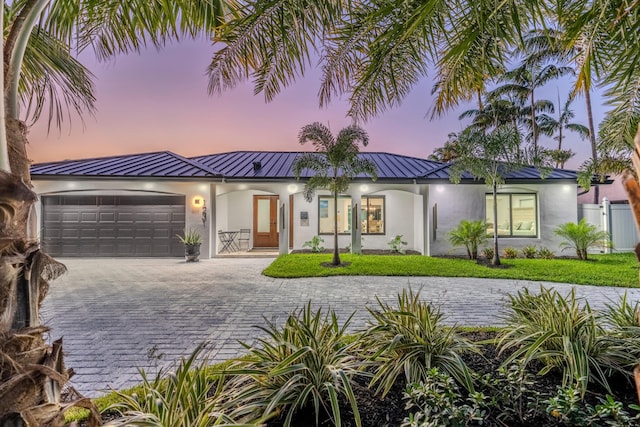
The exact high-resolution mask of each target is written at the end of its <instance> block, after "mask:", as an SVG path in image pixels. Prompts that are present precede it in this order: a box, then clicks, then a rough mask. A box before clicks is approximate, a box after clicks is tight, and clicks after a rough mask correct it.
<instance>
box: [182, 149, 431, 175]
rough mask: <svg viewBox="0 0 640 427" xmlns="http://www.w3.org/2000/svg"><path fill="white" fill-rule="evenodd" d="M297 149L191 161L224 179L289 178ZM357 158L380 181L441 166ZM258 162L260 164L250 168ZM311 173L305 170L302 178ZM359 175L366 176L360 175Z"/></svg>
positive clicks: (383, 156) (377, 156) (397, 158)
mask: <svg viewBox="0 0 640 427" xmlns="http://www.w3.org/2000/svg"><path fill="white" fill-rule="evenodd" d="M299 154H301V153H300V152H281V151H277V152H274V151H234V152H231V153H220V154H210V155H207V156H198V157H192V160H194V161H196V162H198V163H201V164H203V165H205V166H208V167H209V168H211V169H215V170H217V171H219V172H220V173H221V174H222V175H223V176H224V177H225V178H227V179H234V178H237V179H250V178H269V179H293V178H294V175H293V172H292V169H291V166H292V164H293V161H294V160H295V158H296V157H297V156H298V155H299ZM360 157H362V158H366V159H369V160H371V161H372V162H373V163H375V165H376V166H377V168H378V179H380V180H395V179H400V180H403V179H404V180H407V179H409V180H410V179H415V178H418V177H420V176H423V175H425V174H426V173H428V172H429V171H431V170H433V169H436V168H438V167H440V166H441V163H438V162H433V161H430V160H425V159H419V158H416V157H408V156H402V155H399V154H389V153H360ZM254 163H259V165H260V167H254ZM312 175H313V172H312V171H309V170H305V171H303V173H302V177H303V178H308V177H310V176H312ZM361 178H367V176H366V175H362V176H361Z"/></svg>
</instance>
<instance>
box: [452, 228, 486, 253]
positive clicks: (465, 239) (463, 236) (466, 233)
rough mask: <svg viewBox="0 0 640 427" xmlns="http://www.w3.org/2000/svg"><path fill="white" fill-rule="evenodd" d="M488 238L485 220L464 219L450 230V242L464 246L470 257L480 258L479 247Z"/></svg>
mask: <svg viewBox="0 0 640 427" xmlns="http://www.w3.org/2000/svg"><path fill="white" fill-rule="evenodd" d="M486 240H487V224H486V223H485V222H484V221H468V220H466V219H463V220H462V221H460V223H459V224H458V226H457V227H456V228H454V229H453V230H451V231H450V232H449V242H451V244H452V245H453V246H464V247H465V248H466V249H467V256H468V257H469V259H477V258H478V247H479V246H480V245H481V244H483V243H484V242H485V241H486Z"/></svg>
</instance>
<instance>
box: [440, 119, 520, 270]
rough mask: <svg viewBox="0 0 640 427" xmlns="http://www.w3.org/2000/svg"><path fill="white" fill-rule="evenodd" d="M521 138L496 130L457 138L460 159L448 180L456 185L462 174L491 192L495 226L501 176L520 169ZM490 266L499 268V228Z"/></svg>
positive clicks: (512, 132)
mask: <svg viewBox="0 0 640 427" xmlns="http://www.w3.org/2000/svg"><path fill="white" fill-rule="evenodd" d="M520 143H521V136H520V132H518V129H517V128H514V127H513V126H510V125H508V124H507V125H504V126H499V127H497V128H495V129H493V130H492V131H490V132H485V131H483V130H478V129H477V128H474V127H468V128H466V129H465V130H464V131H463V132H462V133H461V134H460V137H459V138H458V149H459V154H460V156H459V157H458V159H457V160H456V161H455V162H454V164H453V166H452V167H451V174H450V179H451V181H452V182H454V183H456V184H458V183H459V182H460V181H461V179H462V176H463V174H464V173H465V172H469V173H470V174H471V175H473V177H474V178H479V179H483V180H484V182H485V184H486V185H487V186H488V187H491V189H492V191H493V224H496V225H497V224H498V197H497V194H498V185H500V184H502V183H504V178H503V177H504V175H505V174H507V173H509V172H510V171H513V170H514V169H519V168H520V167H522V166H521V165H520V164H519V161H518V159H519V158H520ZM491 263H492V264H493V265H500V253H499V249H498V227H497V226H494V227H493V259H492V260H491Z"/></svg>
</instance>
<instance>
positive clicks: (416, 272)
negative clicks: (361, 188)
mask: <svg viewBox="0 0 640 427" xmlns="http://www.w3.org/2000/svg"><path fill="white" fill-rule="evenodd" d="M331 259H332V255H331V254H289V255H281V256H279V257H278V258H276V260H275V261H274V262H273V263H272V264H271V265H270V266H269V267H267V268H266V269H265V270H264V274H265V275H266V276H270V277H320V276H346V275H351V276H444V277H486V278H499V279H522V280H545V281H549V282H561V283H576V284H581V285H597V286H620V287H629V288H637V287H640V286H639V284H638V262H637V261H636V258H635V255H634V254H632V253H625V254H612V255H591V256H590V259H589V260H588V261H578V260H575V259H552V260H544V259H503V260H502V263H503V264H504V265H505V266H508V267H507V268H492V267H487V266H483V265H479V264H477V263H476V262H475V261H470V260H465V259H452V258H431V257H426V256H421V255H404V256H393V255H352V254H341V255H340V260H341V261H342V262H350V263H351V265H349V266H347V267H337V268H329V267H323V266H321V265H320V264H321V263H323V262H331Z"/></svg>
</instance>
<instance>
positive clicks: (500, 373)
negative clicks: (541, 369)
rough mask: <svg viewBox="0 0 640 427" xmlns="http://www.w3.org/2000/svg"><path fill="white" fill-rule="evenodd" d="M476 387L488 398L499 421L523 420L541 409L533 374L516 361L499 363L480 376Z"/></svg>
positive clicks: (517, 422) (511, 422) (529, 418)
mask: <svg viewBox="0 0 640 427" xmlns="http://www.w3.org/2000/svg"><path fill="white" fill-rule="evenodd" d="M478 382H479V384H480V385H479V386H478V387H479V388H480V389H481V390H482V391H483V392H484V393H485V394H486V395H488V396H490V397H491V399H490V400H489V401H488V402H487V406H488V408H489V410H491V411H496V412H497V414H498V415H497V416H496V418H497V419H498V420H500V422H501V423H502V424H503V425H513V424H526V423H527V422H528V421H531V420H533V419H534V418H535V417H536V416H537V415H538V413H539V411H540V410H541V404H542V402H541V400H540V399H541V395H540V393H539V392H538V391H537V390H536V388H535V378H534V376H533V375H532V374H531V373H529V372H528V371H527V370H525V369H522V367H521V366H519V365H517V364H512V365H509V366H501V367H499V368H498V369H497V370H496V371H495V372H493V373H491V374H486V375H484V376H482V377H481V378H480V379H479V380H478Z"/></svg>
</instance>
